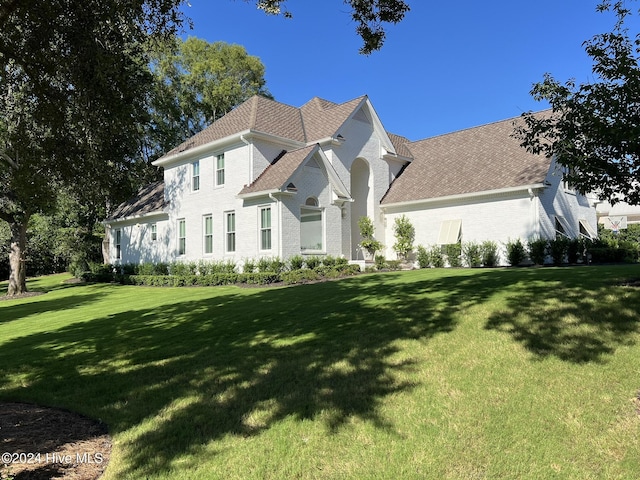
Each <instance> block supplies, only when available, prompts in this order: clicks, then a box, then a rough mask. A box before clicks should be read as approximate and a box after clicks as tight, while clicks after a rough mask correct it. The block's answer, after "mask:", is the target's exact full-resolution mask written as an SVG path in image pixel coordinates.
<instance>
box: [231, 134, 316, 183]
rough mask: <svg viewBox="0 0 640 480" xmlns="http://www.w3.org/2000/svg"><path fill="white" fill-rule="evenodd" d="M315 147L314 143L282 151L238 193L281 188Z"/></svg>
mask: <svg viewBox="0 0 640 480" xmlns="http://www.w3.org/2000/svg"><path fill="white" fill-rule="evenodd" d="M317 148H318V145H317V144H316V145H309V146H308V147H304V148H300V149H298V150H293V151H291V152H283V153H282V154H281V156H280V157H278V159H277V161H275V162H274V163H272V164H271V165H269V166H268V167H267V168H266V169H265V170H264V171H263V172H262V173H261V174H260V176H259V177H258V178H256V179H255V180H254V181H253V182H252V183H251V185H245V187H244V188H243V189H242V190H241V191H240V195H245V194H248V193H256V192H264V191H273V190H282V189H283V188H284V187H286V183H287V181H288V180H289V179H290V178H291V176H292V175H293V174H294V172H295V171H296V170H297V169H298V167H299V166H300V164H301V163H302V162H303V161H304V160H305V159H306V158H307V157H308V156H309V155H310V154H311V152H313V151H314V150H315V149H317Z"/></svg>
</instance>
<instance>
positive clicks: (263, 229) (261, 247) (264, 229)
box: [258, 205, 273, 252]
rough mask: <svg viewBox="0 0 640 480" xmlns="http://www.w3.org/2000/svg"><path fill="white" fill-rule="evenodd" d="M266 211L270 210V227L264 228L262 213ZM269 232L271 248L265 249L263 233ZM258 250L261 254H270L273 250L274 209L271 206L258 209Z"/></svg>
mask: <svg viewBox="0 0 640 480" xmlns="http://www.w3.org/2000/svg"><path fill="white" fill-rule="evenodd" d="M265 210H269V226H268V227H264V226H263V225H262V212H263V211H265ZM267 230H268V231H269V248H263V245H262V233H263V232H264V231H267ZM258 249H259V250H260V251H261V252H268V251H271V250H273V209H272V208H271V205H262V206H260V207H258Z"/></svg>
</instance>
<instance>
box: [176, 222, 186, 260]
mask: <svg viewBox="0 0 640 480" xmlns="http://www.w3.org/2000/svg"><path fill="white" fill-rule="evenodd" d="M181 223H183V224H184V237H181V236H180V224H181ZM182 240H184V251H183V252H182V253H180V244H181V241H182ZM186 254H187V221H186V220H185V219H184V218H179V219H178V256H179V257H184V256H185V255H186Z"/></svg>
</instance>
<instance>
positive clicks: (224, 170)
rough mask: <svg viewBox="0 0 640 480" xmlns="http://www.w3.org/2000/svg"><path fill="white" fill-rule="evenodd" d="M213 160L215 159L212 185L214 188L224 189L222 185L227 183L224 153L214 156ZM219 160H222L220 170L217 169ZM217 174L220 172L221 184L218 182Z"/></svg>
mask: <svg viewBox="0 0 640 480" xmlns="http://www.w3.org/2000/svg"><path fill="white" fill-rule="evenodd" d="M214 159H215V163H214V172H213V175H214V179H213V183H214V186H215V187H216V188H222V187H224V184H225V183H226V181H227V178H226V167H227V162H226V159H225V156H224V153H220V154H218V155H216V156H215V157H214ZM219 160H222V168H218V161H219ZM219 172H222V182H219V181H218V179H219Z"/></svg>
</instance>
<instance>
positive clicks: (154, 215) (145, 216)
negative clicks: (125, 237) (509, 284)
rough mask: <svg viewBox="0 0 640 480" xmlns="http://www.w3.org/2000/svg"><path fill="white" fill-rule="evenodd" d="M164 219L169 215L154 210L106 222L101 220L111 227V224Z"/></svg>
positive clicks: (110, 219)
mask: <svg viewBox="0 0 640 480" xmlns="http://www.w3.org/2000/svg"><path fill="white" fill-rule="evenodd" d="M163 217H165V219H168V218H169V214H168V213H167V212H166V211H164V210H154V211H153V212H147V213H140V214H138V215H129V216H128V217H121V218H109V219H107V220H103V221H102V224H103V225H106V226H111V225H113V224H121V223H123V224H124V223H131V222H134V221H137V222H139V221H140V220H147V221H148V220H154V219H156V220H159V219H161V218H163Z"/></svg>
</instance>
